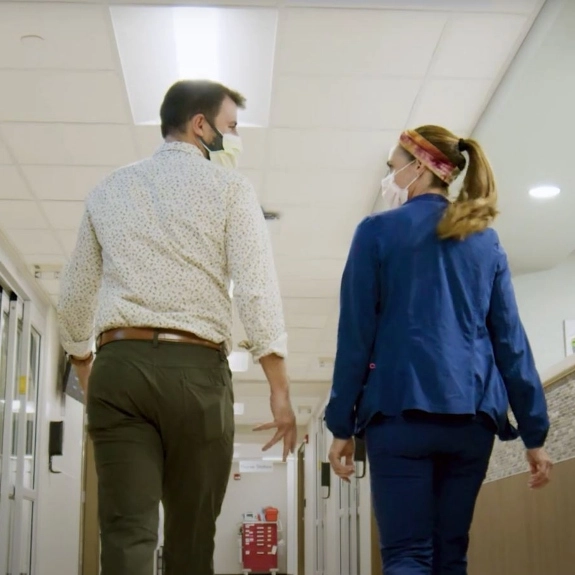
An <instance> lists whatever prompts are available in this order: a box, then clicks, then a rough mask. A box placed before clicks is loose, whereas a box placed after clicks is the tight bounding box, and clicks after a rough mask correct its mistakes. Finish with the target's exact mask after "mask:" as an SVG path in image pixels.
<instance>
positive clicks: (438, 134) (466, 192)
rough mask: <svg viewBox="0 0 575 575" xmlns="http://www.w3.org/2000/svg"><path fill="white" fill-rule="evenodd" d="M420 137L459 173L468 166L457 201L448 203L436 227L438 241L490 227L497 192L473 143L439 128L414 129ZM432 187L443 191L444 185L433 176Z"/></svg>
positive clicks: (489, 166)
mask: <svg viewBox="0 0 575 575" xmlns="http://www.w3.org/2000/svg"><path fill="white" fill-rule="evenodd" d="M415 131H416V132H417V133H418V134H419V135H420V136H422V137H423V138H425V139H426V140H427V141H428V142H430V143H431V144H433V145H434V146H435V147H436V148H437V149H438V150H439V151H441V152H442V153H443V154H444V155H445V156H447V158H448V159H449V161H450V162H451V163H452V164H453V165H454V166H455V167H457V168H459V169H460V170H461V171H463V170H464V169H465V167H466V164H467V160H466V158H465V156H464V155H463V153H464V152H467V154H468V155H469V165H468V166H467V173H466V175H465V179H464V181H463V187H462V188H461V192H460V193H459V196H458V197H457V199H456V200H455V201H454V202H453V203H451V204H450V205H449V206H448V207H447V209H446V210H445V213H444V215H443V218H442V219H441V221H440V222H439V225H438V227H437V233H438V235H439V237H440V238H441V239H444V240H446V239H450V238H452V239H457V240H463V239H465V238H466V237H468V236H470V235H471V234H474V233H476V232H481V231H483V230H484V229H486V228H487V227H489V226H490V225H491V223H492V222H493V220H494V219H495V217H496V216H497V214H498V211H497V190H496V188H495V178H494V176H493V170H492V169H491V165H490V164H489V161H488V160H487V157H486V156H485V153H484V152H483V149H482V148H481V146H480V145H479V143H478V142H477V141H476V140H472V139H469V140H464V139H461V138H458V137H457V136H455V134H452V133H451V132H450V131H449V130H446V129H445V128H441V127H440V126H421V127H420V128H417V129H416V130H415ZM432 185H433V187H437V188H444V189H445V190H446V193H447V189H448V184H446V183H445V182H444V181H442V180H441V179H440V178H438V177H437V176H435V175H434V176H433V182H432Z"/></svg>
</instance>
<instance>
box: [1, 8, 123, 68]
mask: <svg viewBox="0 0 575 575" xmlns="http://www.w3.org/2000/svg"><path fill="white" fill-rule="evenodd" d="M31 35H32V36H40V38H43V40H40V39H35V38H28V39H24V40H22V37H24V36H31ZM0 68H11V69H32V68H44V69H45V68H51V69H58V68H59V69H78V70H80V69H82V70H85V69H90V70H113V69H114V68H115V62H114V49H113V44H112V43H111V42H110V36H109V33H108V13H107V8H106V6H104V5H101V6H97V5H91V6H79V5H75V4H72V3H65V4H64V3H63V4H57V3H53V2H50V3H49V4H47V5H41V4H37V3H25V2H18V3H0Z"/></svg>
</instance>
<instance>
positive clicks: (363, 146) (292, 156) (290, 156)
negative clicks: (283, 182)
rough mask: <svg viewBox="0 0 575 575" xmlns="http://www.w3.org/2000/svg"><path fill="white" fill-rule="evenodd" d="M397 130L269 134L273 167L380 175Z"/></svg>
mask: <svg viewBox="0 0 575 575" xmlns="http://www.w3.org/2000/svg"><path fill="white" fill-rule="evenodd" d="M397 136H398V133H397V131H391V132H387V131H379V132H349V131H343V130H342V131H339V130H338V131H336V130H307V131H303V130H287V129H279V128H276V129H274V130H272V131H271V134H270V160H269V161H270V165H271V167H272V168H275V169H286V168H297V169H302V168H307V169H310V168H313V169H315V170H317V169H318V168H320V169H322V168H337V169H352V170H354V169H355V170H373V171H374V173H376V172H377V173H380V172H381V170H382V166H384V165H385V162H386V161H387V155H388V152H389V150H390V148H391V146H392V145H393V144H394V143H395V141H396V140H397Z"/></svg>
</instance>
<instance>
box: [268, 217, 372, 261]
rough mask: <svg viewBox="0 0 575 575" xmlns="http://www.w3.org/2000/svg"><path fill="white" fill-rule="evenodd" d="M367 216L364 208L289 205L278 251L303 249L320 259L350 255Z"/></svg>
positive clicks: (309, 254) (287, 251)
mask: <svg viewBox="0 0 575 575" xmlns="http://www.w3.org/2000/svg"><path fill="white" fill-rule="evenodd" d="M364 216H365V212H363V211H361V209H357V210H351V209H349V208H348V209H347V210H346V209H343V208H342V209H339V210H336V209H332V210H327V209H323V210H319V209H312V208H306V209H302V208H286V209H285V210H284V211H283V216H282V229H281V234H280V235H279V238H278V239H277V241H276V242H275V243H274V250H275V252H276V254H279V255H288V256H289V255H292V254H294V253H298V252H300V253H305V254H307V255H308V257H310V258H317V259H322V258H335V259H343V258H346V257H347V254H348V252H349V246H350V243H351V239H352V236H353V232H354V230H355V228H356V227H357V225H358V224H359V222H360V221H361V220H362V219H363V217H364Z"/></svg>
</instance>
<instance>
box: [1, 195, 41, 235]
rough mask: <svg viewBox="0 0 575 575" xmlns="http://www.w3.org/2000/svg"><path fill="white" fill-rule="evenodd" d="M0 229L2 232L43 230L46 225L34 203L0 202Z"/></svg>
mask: <svg viewBox="0 0 575 575" xmlns="http://www.w3.org/2000/svg"><path fill="white" fill-rule="evenodd" d="M0 227H2V229H4V230H43V229H46V228H47V227H48V224H47V222H46V219H45V218H44V216H43V215H42V212H41V211H40V208H39V207H38V204H37V203H36V202H34V201H19V200H0Z"/></svg>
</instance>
